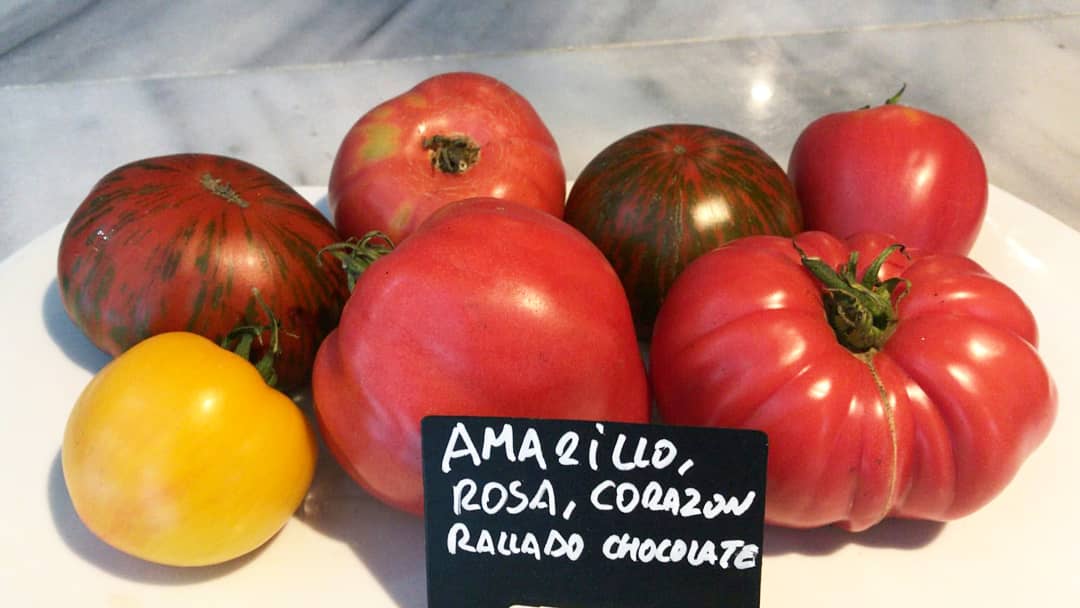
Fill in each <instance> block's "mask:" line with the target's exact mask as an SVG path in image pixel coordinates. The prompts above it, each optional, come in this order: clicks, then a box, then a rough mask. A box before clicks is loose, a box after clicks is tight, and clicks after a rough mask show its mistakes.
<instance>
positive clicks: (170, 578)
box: [48, 451, 273, 585]
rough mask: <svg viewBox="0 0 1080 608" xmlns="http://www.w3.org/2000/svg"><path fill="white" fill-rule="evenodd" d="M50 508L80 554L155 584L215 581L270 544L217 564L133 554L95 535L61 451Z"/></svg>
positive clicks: (104, 567)
mask: <svg viewBox="0 0 1080 608" xmlns="http://www.w3.org/2000/svg"><path fill="white" fill-rule="evenodd" d="M48 494H49V496H48V498H49V510H50V511H51V514H52V519H53V524H54V525H55V526H56V530H57V532H59V534H60V537H61V538H62V539H63V540H64V543H65V544H67V546H68V547H69V548H70V549H71V550H72V551H73V552H74V553H75V554H76V555H78V556H79V557H81V558H82V559H84V560H86V561H87V562H89V563H91V564H93V565H95V566H97V567H98V568H100V569H101V570H104V571H105V572H108V573H110V574H113V575H115V576H119V577H122V578H125V579H128V580H132V581H137V582H142V583H152V584H155V585H190V584H194V583H201V582H203V581H208V580H213V579H216V578H219V577H222V576H225V575H227V574H229V573H230V572H234V571H236V570H238V569H240V568H241V567H243V566H244V565H245V564H247V563H248V562H249V561H251V560H252V559H254V558H255V556H257V555H258V554H259V553H260V552H262V550H263V548H264V547H266V546H267V545H268V544H269V542H273V539H271V540H270V541H269V542H268V543H266V544H264V545H263V546H262V547H260V548H259V549H256V550H255V551H253V552H251V553H248V554H247V555H243V556H241V557H238V558H236V559H234V560H231V561H228V562H225V563H223V564H217V565H214V566H199V567H190V568H189V567H175V566H163V565H161V564H155V563H152V562H148V561H144V560H141V559H139V558H136V557H133V556H130V555H128V554H126V553H123V552H121V551H119V550H117V549H114V548H113V547H111V546H109V545H108V544H106V543H105V542H103V541H102V540H100V539H99V538H98V537H97V536H95V535H94V533H93V532H91V531H90V530H89V529H88V528H87V527H86V526H85V525H83V523H82V520H80V519H79V516H78V515H77V514H76V513H75V508H74V506H72V504H71V496H70V495H69V494H68V491H67V486H66V485H65V483H64V472H63V467H62V465H61V460H60V452H59V451H57V453H56V458H54V459H53V464H52V468H51V469H50V470H49V482H48Z"/></svg>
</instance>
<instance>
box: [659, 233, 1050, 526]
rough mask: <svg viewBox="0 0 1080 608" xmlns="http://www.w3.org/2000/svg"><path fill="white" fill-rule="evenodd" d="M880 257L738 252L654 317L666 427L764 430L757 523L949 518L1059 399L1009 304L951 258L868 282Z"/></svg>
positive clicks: (785, 247) (1017, 458)
mask: <svg viewBox="0 0 1080 608" xmlns="http://www.w3.org/2000/svg"><path fill="white" fill-rule="evenodd" d="M893 242H895V240H894V239H892V238H891V237H887V236H884V235H880V234H879V235H866V234H863V235H858V236H856V237H853V238H852V239H851V240H849V241H848V242H846V243H845V242H843V241H840V240H838V239H836V238H835V237H832V236H829V235H827V234H825V233H821V232H808V233H803V234H801V235H799V236H798V237H796V238H795V239H794V241H793V240H792V239H785V238H780V237H747V238H744V239H740V240H737V241H734V242H732V243H730V244H728V245H725V246H722V247H720V248H719V249H716V250H714V251H712V252H710V253H708V254H706V255H704V256H702V257H701V258H699V259H698V260H697V261H695V262H693V263H691V264H690V266H688V267H687V269H686V270H685V271H684V272H683V274H682V275H681V276H680V278H679V279H678V280H677V281H676V283H675V285H674V287H673V288H672V290H671V291H670V292H669V294H668V298H667V300H666V301H665V302H664V305H663V307H662V309H661V311H660V315H659V317H658V319H657V324H656V331H655V333H654V335H653V342H652V350H651V366H652V367H651V373H652V381H653V388H654V390H655V396H656V400H657V403H658V406H659V410H660V412H661V415H662V417H663V418H664V420H666V421H668V422H671V423H676V424H690V425H715V426H726V427H741V428H752V429H760V430H763V431H765V432H766V433H767V434H768V436H769V449H770V452H769V463H768V488H767V499H766V500H767V502H766V518H767V520H768V521H769V522H771V523H774V524H779V525H784V526H792V527H810V526H820V525H825V524H830V523H838V524H839V525H841V526H842V527H845V528H848V529H852V530H862V529H865V528H868V527H870V526H873V525H874V524H875V523H877V522H879V521H881V520H882V519H883V518H885V517H905V518H918V519H931V520H949V519H954V518H957V517H961V516H963V515H966V514H968V513H971V512H972V511H974V510H976V509H978V508H980V507H981V506H983V505H985V504H986V503H987V502H989V501H990V500H991V499H992V498H993V497H994V496H996V495H997V494H998V493H999V492H1001V490H1002V489H1003V488H1004V487H1005V486H1006V484H1008V482H1009V481H1010V480H1011V479H1012V478H1013V476H1014V475H1015V474H1016V472H1017V471H1018V469H1019V468H1020V465H1021V464H1022V462H1023V461H1024V460H1025V459H1026V458H1027V456H1028V455H1029V454H1030V453H1031V452H1032V451H1033V450H1034V449H1035V448H1036V447H1037V446H1038V445H1039V444H1040V443H1041V442H1042V440H1043V439H1044V438H1045V436H1046V435H1047V433H1048V432H1049V430H1050V427H1051V424H1052V422H1053V420H1054V416H1055V413H1056V408H1057V393H1056V389H1055V387H1054V383H1053V381H1052V380H1051V378H1050V376H1049V374H1048V372H1047V370H1046V367H1045V366H1044V365H1043V363H1042V361H1041V360H1040V358H1039V355H1038V353H1037V352H1036V343H1037V331H1036V325H1035V320H1034V318H1033V317H1032V315H1031V312H1030V311H1029V309H1028V308H1027V307H1026V306H1025V305H1024V303H1023V302H1022V301H1021V299H1020V298H1019V297H1018V296H1017V295H1016V293H1015V292H1013V291H1012V290H1010V289H1009V288H1008V287H1006V286H1005V285H1004V284H1002V283H1000V282H998V281H996V280H994V278H993V277H991V276H990V275H989V274H987V273H986V271H985V270H983V269H982V268H981V267H980V266H979V265H978V264H976V263H975V262H973V261H971V260H970V259H968V258H965V257H963V256H957V255H949V254H920V253H912V254H911V257H910V258H907V257H904V256H903V255H901V254H899V253H896V252H894V253H892V254H891V255H890V256H889V257H888V258H887V259H886V260H884V264H882V265H881V266H880V269H878V268H877V267H876V265H875V266H870V263H871V261H872V260H874V259H875V258H876V257H878V255H879V254H880V253H881V252H882V251H885V250H887V249H886V248H887V247H888V245H889V244H890V243H893ZM793 243H795V244H797V245H798V246H799V247H801V249H802V250H803V251H805V253H806V254H807V256H808V258H807V261H806V262H805V263H804V260H803V259H801V258H800V254H799V251H797V250H796V248H795V246H794V245H793ZM852 252H858V263H857V264H855V265H856V266H857V269H848V268H847V267H848V266H849V264H850V262H849V259H850V258H849V256H850V255H851V253H852ZM815 258H816V259H818V261H817V262H814V261H813V260H812V259H815ZM810 266H818V267H820V266H824V267H825V268H832V269H838V268H839V269H841V270H843V272H842V273H841V274H843V275H846V277H840V276H839V275H838V274H837V273H833V276H831V277H829V276H824V275H828V274H829V273H824V272H823V273H822V274H823V278H818V277H817V276H815V275H814V274H812V272H811V270H810ZM868 267H870V268H871V270H870V271H869V275H870V277H869V278H866V276H865V275H866V273H867V268H868ZM820 270H821V269H820V268H819V271H820ZM853 284H857V285H858V286H857V287H855V286H852V285H853Z"/></svg>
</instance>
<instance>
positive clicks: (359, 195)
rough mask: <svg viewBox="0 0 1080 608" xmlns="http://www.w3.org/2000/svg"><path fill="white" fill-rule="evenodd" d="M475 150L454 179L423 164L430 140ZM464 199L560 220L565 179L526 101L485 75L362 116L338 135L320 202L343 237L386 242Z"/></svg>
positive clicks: (461, 78)
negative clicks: (324, 199) (382, 237)
mask: <svg viewBox="0 0 1080 608" xmlns="http://www.w3.org/2000/svg"><path fill="white" fill-rule="evenodd" d="M437 136H438V137H462V136H464V137H465V138H466V139H467V140H468V141H469V142H470V143H471V144H474V145H475V146H476V147H478V149H479V151H478V153H477V158H476V159H475V160H474V161H472V162H471V163H470V164H468V168H467V169H466V170H464V171H462V172H447V171H444V170H442V169H440V168H438V167H437V166H436V165H435V164H433V159H432V156H433V154H434V149H433V147H432V142H433V141H434V140H435V138H436V137H437ZM472 197H494V198H500V199H505V200H512V201H515V202H517V203H520V204H524V205H526V206H529V207H534V208H536V209H540V210H542V211H545V212H547V213H550V214H551V215H554V216H556V217H562V215H563V206H564V203H565V201H566V173H565V170H564V169H563V164H562V158H561V156H560V155H559V149H558V146H557V145H556V143H555V139H554V137H552V135H551V132H550V131H548V128H547V126H546V125H545V124H544V122H543V121H542V120H541V118H540V116H539V115H538V114H537V113H536V110H535V109H534V108H533V107H532V105H530V104H529V102H528V101H527V100H526V99H525V98H524V97H522V96H521V95H520V94H518V93H517V92H516V91H514V90H513V89H511V88H510V87H509V86H508V85H506V84H505V83H503V82H500V81H499V80H496V79H494V78H492V77H490V76H486V75H483V74H476V73H470V72H451V73H446V74H439V75H436V76H432V77H431V78H428V79H426V80H424V81H423V82H420V83H419V84H417V85H416V86H415V87H413V88H412V89H410V90H408V91H406V92H404V93H402V94H401V95H399V96H397V97H394V98H392V99H389V100H387V101H385V102H383V103H381V104H379V105H378V106H376V107H375V108H373V109H371V110H370V111H368V112H367V113H365V114H364V115H363V116H361V117H360V119H359V120H357V122H356V124H354V125H353V126H352V128H351V129H350V130H349V131H348V133H346V135H345V137H344V138H343V140H342V142H341V145H340V147H339V149H338V152H337V155H336V156H335V158H334V164H333V168H332V169H331V172H330V182H329V189H328V200H329V203H330V210H331V211H332V212H333V217H334V225H335V226H336V227H337V229H338V231H339V232H340V233H341V235H342V236H343V237H361V236H363V235H364V234H366V233H367V232H369V231H371V230H379V231H381V232H383V233H385V234H387V235H389V236H390V238H391V239H392V240H393V241H394V242H395V243H396V242H400V241H401V240H402V239H404V238H405V237H407V236H408V235H409V234H411V233H412V232H413V231H414V230H416V228H417V227H418V226H419V225H420V224H421V223H422V222H423V221H424V220H425V219H426V218H427V217H428V216H429V215H431V214H432V213H433V212H434V211H435V210H437V209H439V208H440V207H442V206H444V205H447V204H449V203H451V202H454V201H458V200H462V199H466V198H472Z"/></svg>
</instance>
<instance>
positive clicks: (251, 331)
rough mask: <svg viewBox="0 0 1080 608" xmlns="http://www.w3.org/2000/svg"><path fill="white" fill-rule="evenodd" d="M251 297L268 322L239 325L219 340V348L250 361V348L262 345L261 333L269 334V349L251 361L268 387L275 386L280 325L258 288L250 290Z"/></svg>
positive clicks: (279, 352)
mask: <svg viewBox="0 0 1080 608" xmlns="http://www.w3.org/2000/svg"><path fill="white" fill-rule="evenodd" d="M251 296H252V297H253V298H254V299H255V302H256V304H258V305H259V308H261V309H262V311H263V312H264V313H266V317H267V318H268V319H269V320H270V321H269V322H268V323H267V324H266V325H240V326H237V327H235V328H234V329H233V330H232V331H230V332H229V333H228V334H226V335H225V337H224V338H222V339H221V342H220V343H219V346H221V348H224V349H225V350H231V351H232V352H234V353H236V354H238V355H240V356H241V357H243V358H244V359H246V360H248V361H251V349H252V346H254V345H255V343H256V342H258V343H259V344H260V345H262V344H263V337H262V336H263V333H265V332H270V347H269V348H267V349H265V350H264V351H263V354H262V356H261V357H259V360H258V361H252V364H253V365H254V366H255V369H257V370H259V375H260V376H262V378H263V380H265V381H266V384H267V385H268V386H271V387H272V386H275V385H276V384H277V380H278V375H277V371H276V370H275V369H274V359H275V358H276V357H277V356H278V355H279V354H281V323H280V322H279V321H278V319H277V317H276V316H274V311H272V310H271V309H270V307H269V306H268V305H267V304H266V301H264V300H263V299H262V296H261V295H259V288H258V287H254V288H252V289H251ZM234 342H235V343H236V346H234V347H230V346H229V345H230V344H233V343H234Z"/></svg>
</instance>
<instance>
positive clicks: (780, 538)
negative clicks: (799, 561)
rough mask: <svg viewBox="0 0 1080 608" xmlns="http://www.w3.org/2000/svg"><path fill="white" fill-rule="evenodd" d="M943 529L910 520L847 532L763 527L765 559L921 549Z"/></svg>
mask: <svg viewBox="0 0 1080 608" xmlns="http://www.w3.org/2000/svg"><path fill="white" fill-rule="evenodd" d="M944 529H945V524H944V523H942V522H937V521H919V520H912V519H887V520H885V521H883V522H881V523H880V524H878V525H876V526H874V527H872V528H870V529H869V530H865V531H863V532H847V531H845V530H842V529H840V528H838V527H836V526H826V527H823V528H814V529H810V530H795V529H790V528H781V527H779V526H765V540H764V544H765V547H764V548H765V556H766V557H768V556H770V555H772V556H777V555H785V554H788V553H799V554H802V555H829V554H831V553H835V552H836V551H839V550H840V549H842V548H843V547H845V546H848V545H859V546H863V547H876V548H888V549H920V548H922V547H925V546H927V545H929V544H930V543H931V542H933V541H934V539H935V538H937V537H938V535H940V534H941V532H942V530H944Z"/></svg>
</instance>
